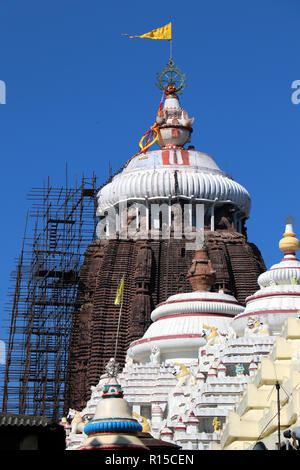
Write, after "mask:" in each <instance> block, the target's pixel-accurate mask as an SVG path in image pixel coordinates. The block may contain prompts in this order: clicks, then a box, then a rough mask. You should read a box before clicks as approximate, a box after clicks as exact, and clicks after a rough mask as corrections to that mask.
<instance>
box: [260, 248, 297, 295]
mask: <svg viewBox="0 0 300 470" xmlns="http://www.w3.org/2000/svg"><path fill="white" fill-rule="evenodd" d="M292 279H294V280H296V281H297V282H299V281H300V261H299V260H298V259H297V258H296V256H295V255H294V254H293V253H286V254H285V255H284V258H283V260H281V261H280V263H277V264H274V265H273V266H272V267H271V268H270V269H269V270H268V271H266V272H265V273H262V274H261V275H260V276H259V278H258V284H259V285H260V287H267V286H269V285H270V284H272V283H275V284H277V285H290V284H291V281H292Z"/></svg>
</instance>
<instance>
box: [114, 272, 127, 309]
mask: <svg viewBox="0 0 300 470" xmlns="http://www.w3.org/2000/svg"><path fill="white" fill-rule="evenodd" d="M124 276H125V274H123V277H122V279H121V282H120V284H119V285H118V288H117V295H116V298H115V305H120V303H121V298H122V295H123V289H124Z"/></svg>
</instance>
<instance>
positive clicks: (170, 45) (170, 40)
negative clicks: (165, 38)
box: [169, 39, 172, 59]
mask: <svg viewBox="0 0 300 470" xmlns="http://www.w3.org/2000/svg"><path fill="white" fill-rule="evenodd" d="M169 41H170V59H172V39H170V40H169Z"/></svg>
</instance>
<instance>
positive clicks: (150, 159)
mask: <svg viewBox="0 0 300 470" xmlns="http://www.w3.org/2000/svg"><path fill="white" fill-rule="evenodd" d="M175 170H178V171H177V172H176V176H177V181H176V177H175ZM178 196H179V197H183V198H184V197H186V198H191V197H194V198H196V199H201V200H207V201H212V202H213V201H215V199H218V204H220V203H222V202H226V203H229V202H230V203H232V204H234V205H235V206H237V207H238V208H239V209H240V210H241V211H242V212H244V213H245V215H248V213H249V211H250V204H251V202H250V196H249V193H248V191H247V190H246V189H245V188H244V187H243V186H241V185H240V184H239V183H237V182H235V181H234V180H233V179H231V178H230V177H229V176H228V175H227V174H226V173H224V172H222V171H221V170H220V169H219V167H218V166H217V164H216V163H215V161H214V160H213V158H212V157H210V156H209V155H206V154H204V153H201V152H197V151H195V150H185V149H168V150H155V151H152V152H147V153H146V154H145V155H143V156H142V157H141V155H138V156H136V157H134V158H133V159H132V160H131V161H130V162H129V164H128V166H127V167H126V168H125V169H124V170H123V172H121V173H120V174H118V175H116V176H115V177H114V178H113V180H112V181H111V183H109V184H107V185H105V186H104V187H103V188H102V189H101V190H100V191H99V193H98V211H97V214H98V215H102V214H103V213H104V211H105V210H107V209H108V208H109V207H111V206H114V205H115V204H117V203H119V202H121V201H129V200H144V199H145V198H148V199H152V200H153V199H156V198H157V199H161V198H166V199H167V198H169V197H178Z"/></svg>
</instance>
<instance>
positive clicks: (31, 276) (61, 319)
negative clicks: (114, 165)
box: [2, 174, 97, 420]
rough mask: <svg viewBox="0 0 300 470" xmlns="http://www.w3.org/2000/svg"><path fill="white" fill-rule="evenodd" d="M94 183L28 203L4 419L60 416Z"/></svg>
mask: <svg viewBox="0 0 300 470" xmlns="http://www.w3.org/2000/svg"><path fill="white" fill-rule="evenodd" d="M95 196H96V177H95V175H94V174H93V176H92V177H90V178H86V177H84V176H83V177H82V180H81V182H80V183H79V184H78V182H77V181H76V184H75V186H73V187H71V188H68V183H67V178H66V185H65V186H64V187H61V188H54V187H52V186H51V185H50V181H49V178H48V181H47V184H44V186H43V188H33V189H32V190H31V191H30V193H29V196H28V199H29V200H30V201H31V208H30V210H29V213H28V215H27V219H26V227H25V234H24V239H23V246H22V250H21V254H20V257H19V259H18V262H17V267H16V270H15V271H14V272H13V273H12V279H11V282H12V283H13V284H12V285H13V288H12V289H11V292H10V293H9V299H10V300H9V306H8V311H9V316H10V319H9V324H8V339H7V362H6V367H5V370H4V373H3V375H4V376H3V382H2V390H3V407H2V409H3V411H6V412H11V413H20V414H30V415H38V416H46V417H49V418H53V419H55V420H58V419H59V418H60V417H61V416H62V409H63V401H64V387H65V380H66V372H67V361H68V347H69V334H70V330H71V322H72V315H73V312H74V311H75V309H76V296H77V289H78V285H79V274H80V267H81V265H82V261H83V255H84V252H85V250H86V248H87V247H88V245H89V244H90V243H91V242H92V241H93V240H94V239H95V233H96V223H97V222H96V215H95V214H96V197H95Z"/></svg>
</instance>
